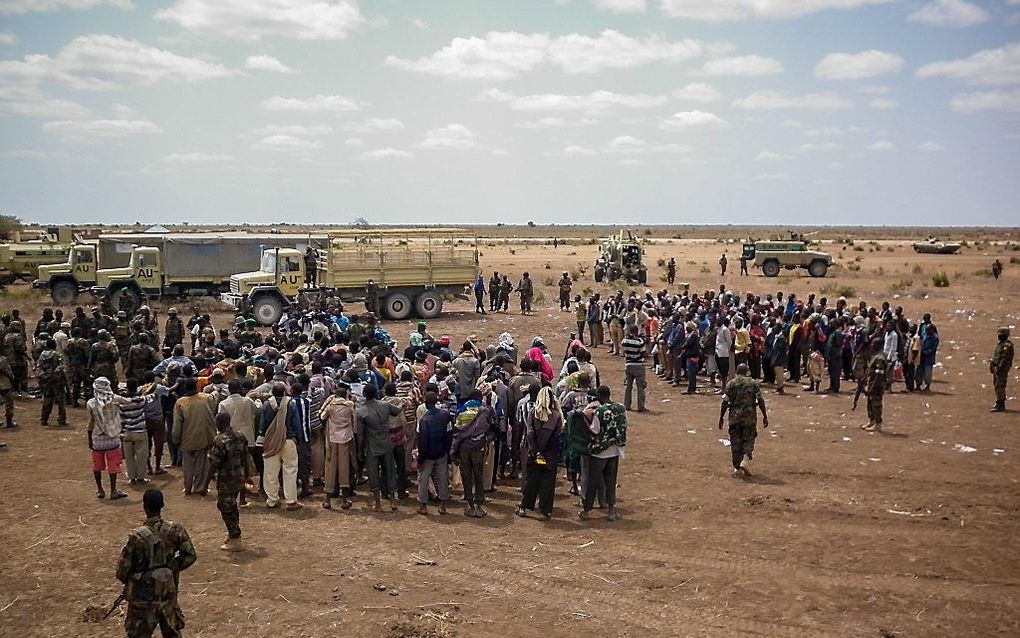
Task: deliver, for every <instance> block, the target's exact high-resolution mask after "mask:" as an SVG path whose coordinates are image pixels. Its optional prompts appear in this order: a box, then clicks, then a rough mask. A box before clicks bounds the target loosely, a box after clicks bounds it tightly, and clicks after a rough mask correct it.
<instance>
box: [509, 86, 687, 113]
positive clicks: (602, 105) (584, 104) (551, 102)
mask: <svg viewBox="0 0 1020 638" xmlns="http://www.w3.org/2000/svg"><path fill="white" fill-rule="evenodd" d="M667 101H668V100H667V99H666V96H664V95H646V94H644V93H635V94H622V93H613V92H612V91H595V92H593V93H589V94H588V95H558V94H554V93H546V94H541V95H525V96H523V97H519V98H516V99H515V100H514V101H513V102H511V103H510V108H512V109H514V110H517V111H582V112H584V113H588V114H601V113H605V112H607V111H611V110H613V109H614V108H617V107H622V108H631V109H648V108H655V107H658V106H662V105H664V104H666V102H667Z"/></svg>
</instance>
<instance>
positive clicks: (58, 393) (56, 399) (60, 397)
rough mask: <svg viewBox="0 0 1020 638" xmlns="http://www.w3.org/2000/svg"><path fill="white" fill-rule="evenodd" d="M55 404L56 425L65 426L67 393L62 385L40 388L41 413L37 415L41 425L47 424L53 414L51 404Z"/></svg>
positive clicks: (46, 385)
mask: <svg viewBox="0 0 1020 638" xmlns="http://www.w3.org/2000/svg"><path fill="white" fill-rule="evenodd" d="M54 403H56V404H57V423H59V424H60V425H67V392H66V390H65V389H64V386H63V384H60V385H49V384H43V386H42V411H41V412H40V414H39V422H40V423H42V424H43V425H46V424H48V423H49V420H50V414H52V413H53V404H54Z"/></svg>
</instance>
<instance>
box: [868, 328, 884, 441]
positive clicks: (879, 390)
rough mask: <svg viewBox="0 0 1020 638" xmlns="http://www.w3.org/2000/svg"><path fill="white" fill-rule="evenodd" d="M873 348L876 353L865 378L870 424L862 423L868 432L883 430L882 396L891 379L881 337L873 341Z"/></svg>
mask: <svg viewBox="0 0 1020 638" xmlns="http://www.w3.org/2000/svg"><path fill="white" fill-rule="evenodd" d="M871 348H872V351H873V352H875V353H876V354H875V356H874V357H872V358H871V363H869V364H868V371H867V372H866V373H865V374H866V376H865V378H864V394H865V395H866V396H867V397H868V424H867V425H862V426H861V429H862V430H867V431H868V432H881V431H882V398H883V396H884V395H885V388H886V385H888V380H889V361H888V359H886V358H885V353H884V352H883V351H882V340H881V338H878V339H875V340H874V341H872V342H871Z"/></svg>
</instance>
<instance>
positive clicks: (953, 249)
mask: <svg viewBox="0 0 1020 638" xmlns="http://www.w3.org/2000/svg"><path fill="white" fill-rule="evenodd" d="M962 247H963V244H957V243H955V242H945V241H939V240H938V239H935V238H934V237H929V238H928V239H927V241H919V242H916V243H914V252H915V253H921V254H925V255H952V254H955V253H957V252H958V251H959V250H960V248H962Z"/></svg>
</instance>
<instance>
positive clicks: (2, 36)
mask: <svg viewBox="0 0 1020 638" xmlns="http://www.w3.org/2000/svg"><path fill="white" fill-rule="evenodd" d="M17 43H18V36H16V35H14V34H13V33H11V32H10V31H0V46H5V47H12V46H14V45H15V44H17Z"/></svg>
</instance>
